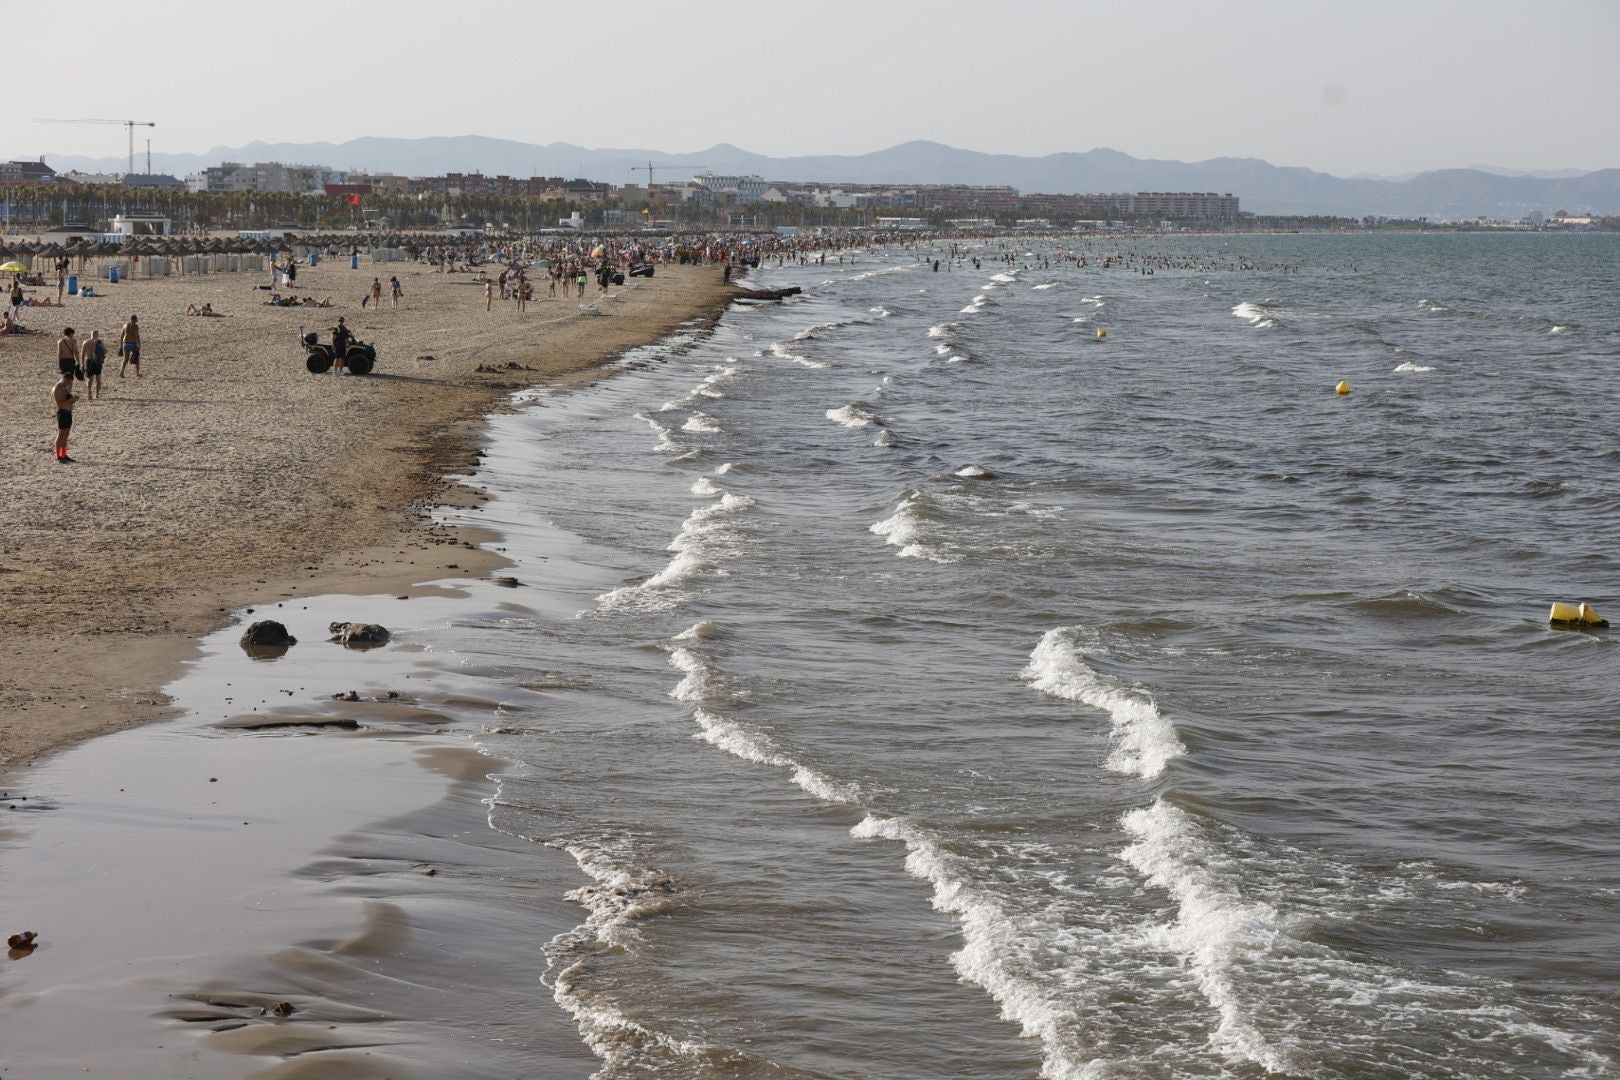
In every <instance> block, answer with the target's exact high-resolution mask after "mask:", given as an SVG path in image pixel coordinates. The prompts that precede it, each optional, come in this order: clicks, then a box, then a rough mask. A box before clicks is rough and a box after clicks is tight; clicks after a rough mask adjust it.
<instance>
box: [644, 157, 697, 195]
mask: <svg viewBox="0 0 1620 1080" xmlns="http://www.w3.org/2000/svg"><path fill="white" fill-rule="evenodd" d="M706 168H708V166H707V165H654V164H653V163H652V162H650V161H649V162H647V164H645V165H637V166H636V167H635V168H633V169H631V170H630V171H631V172H633V173H638V172H644V173H646V174H647V187H648V189H649V190H650V189H651V188H652V186H653V173H655V172H663V171H664V170H666V169H672V170H677V171H678V170H682V169H706Z"/></svg>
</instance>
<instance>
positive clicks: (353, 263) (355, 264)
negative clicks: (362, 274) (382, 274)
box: [349, 255, 360, 270]
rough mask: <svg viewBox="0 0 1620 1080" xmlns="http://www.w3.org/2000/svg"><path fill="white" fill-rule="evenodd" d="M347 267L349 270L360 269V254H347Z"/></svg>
mask: <svg viewBox="0 0 1620 1080" xmlns="http://www.w3.org/2000/svg"><path fill="white" fill-rule="evenodd" d="M349 269H350V270H358V269H360V256H359V255H350V256H349Z"/></svg>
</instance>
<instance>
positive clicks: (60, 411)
mask: <svg viewBox="0 0 1620 1080" xmlns="http://www.w3.org/2000/svg"><path fill="white" fill-rule="evenodd" d="M78 400H79V398H78V395H77V394H75V393H74V392H73V372H71V371H64V372H62V377H61V378H60V379H57V380H56V385H55V386H53V387H51V401H52V402H53V403H54V404H55V405H56V461H57V464H59V465H67V464H70V463H71V462H72V461H73V459H72V458H70V457H68V452H67V444H68V432H70V431H72V430H73V404H74V402H76V401H78Z"/></svg>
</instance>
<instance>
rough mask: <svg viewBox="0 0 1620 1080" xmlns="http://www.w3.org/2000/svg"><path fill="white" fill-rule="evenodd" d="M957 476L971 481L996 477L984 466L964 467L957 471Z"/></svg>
mask: <svg viewBox="0 0 1620 1080" xmlns="http://www.w3.org/2000/svg"><path fill="white" fill-rule="evenodd" d="M956 475H957V476H962V477H967V478H968V479H970V480H983V479H988V478H990V477H992V476H994V475H995V473H993V472H991V471H990V470H989V469H987V468H985V467H984V466H983V465H964V466H962V467H961V468H960V469H957V470H956Z"/></svg>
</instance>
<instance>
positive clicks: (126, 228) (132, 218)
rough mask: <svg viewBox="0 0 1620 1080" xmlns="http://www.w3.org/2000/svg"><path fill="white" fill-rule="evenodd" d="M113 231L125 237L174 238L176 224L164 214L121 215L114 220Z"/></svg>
mask: <svg viewBox="0 0 1620 1080" xmlns="http://www.w3.org/2000/svg"><path fill="white" fill-rule="evenodd" d="M112 231H113V233H114V234H116V235H118V236H123V237H130V236H172V235H173V234H174V222H173V221H171V220H170V219H169V218H166V217H164V216H163V215H162V214H140V213H135V214H119V215H118V216H117V217H115V218H113V219H112Z"/></svg>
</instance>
